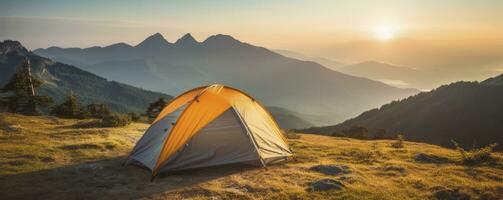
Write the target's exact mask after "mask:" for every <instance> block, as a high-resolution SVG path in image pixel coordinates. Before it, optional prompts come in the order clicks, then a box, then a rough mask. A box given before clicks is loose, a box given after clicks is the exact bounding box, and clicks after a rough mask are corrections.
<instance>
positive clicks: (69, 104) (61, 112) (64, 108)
mask: <svg viewBox="0 0 503 200" xmlns="http://www.w3.org/2000/svg"><path fill="white" fill-rule="evenodd" d="M50 113H51V115H54V116H57V117H61V118H75V119H83V118H86V117H88V113H87V111H86V109H85V108H84V107H81V106H80V104H79V102H78V101H77V97H76V96H75V95H74V94H73V92H72V91H70V93H69V94H68V96H67V97H66V100H65V101H64V102H63V103H61V104H59V105H56V106H55V107H54V108H53V109H52V110H51V112H50Z"/></svg>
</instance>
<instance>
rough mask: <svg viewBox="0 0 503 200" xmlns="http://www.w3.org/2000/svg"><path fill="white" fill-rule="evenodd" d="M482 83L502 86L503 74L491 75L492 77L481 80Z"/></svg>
mask: <svg viewBox="0 0 503 200" xmlns="http://www.w3.org/2000/svg"><path fill="white" fill-rule="evenodd" d="M482 84H486V85H494V86H503V74H501V75H499V76H497V77H493V78H489V79H487V80H485V81H482Z"/></svg>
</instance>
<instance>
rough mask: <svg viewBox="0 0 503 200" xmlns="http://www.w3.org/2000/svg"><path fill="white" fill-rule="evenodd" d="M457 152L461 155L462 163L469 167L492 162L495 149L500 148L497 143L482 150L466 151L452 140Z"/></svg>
mask: <svg viewBox="0 0 503 200" xmlns="http://www.w3.org/2000/svg"><path fill="white" fill-rule="evenodd" d="M451 141H452V143H453V144H454V146H455V147H456V150H457V151H458V152H459V154H460V155H461V162H462V163H463V164H467V165H475V164H481V163H483V162H486V161H489V160H492V156H491V154H492V152H494V147H496V146H498V144H497V143H493V144H490V145H487V146H485V147H481V148H472V149H471V150H468V151H467V150H465V149H463V148H462V147H460V146H459V144H458V143H457V142H456V141H454V140H451Z"/></svg>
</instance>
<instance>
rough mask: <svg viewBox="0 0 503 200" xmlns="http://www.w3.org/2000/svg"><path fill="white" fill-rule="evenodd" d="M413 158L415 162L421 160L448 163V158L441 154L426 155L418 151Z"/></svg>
mask: <svg viewBox="0 0 503 200" xmlns="http://www.w3.org/2000/svg"><path fill="white" fill-rule="evenodd" d="M414 160H415V161H416V162H423V163H436V164H443V163H448V162H449V159H447V158H445V157H441V156H436V155H428V154H425V153H418V154H416V155H415V156H414Z"/></svg>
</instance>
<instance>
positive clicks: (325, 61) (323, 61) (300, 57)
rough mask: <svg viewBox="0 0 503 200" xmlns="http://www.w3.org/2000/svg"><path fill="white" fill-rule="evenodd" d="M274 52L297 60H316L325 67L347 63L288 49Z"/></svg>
mask: <svg viewBox="0 0 503 200" xmlns="http://www.w3.org/2000/svg"><path fill="white" fill-rule="evenodd" d="M274 52H276V53H279V54H281V55H283V56H286V57H290V58H295V59H298V60H305V61H313V62H317V63H319V64H321V65H323V66H325V67H328V68H330V69H333V70H336V71H337V69H339V68H340V67H342V66H345V65H347V64H346V63H343V62H340V61H335V60H332V59H328V58H324V57H313V56H306V55H304V54H301V53H298V52H294V51H290V50H274Z"/></svg>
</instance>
